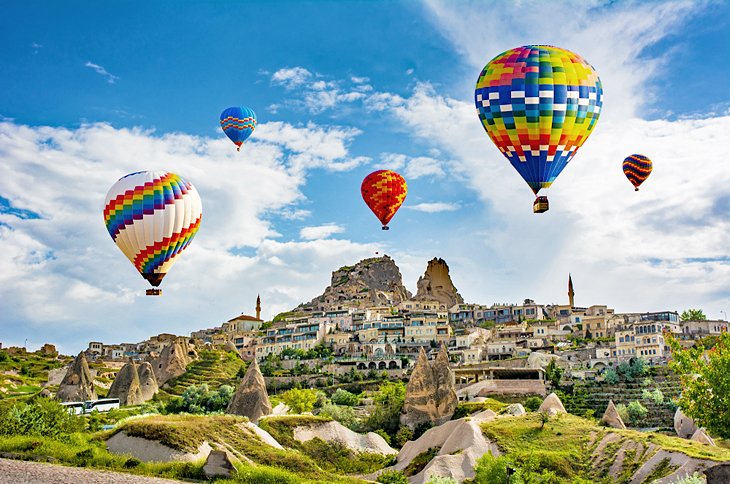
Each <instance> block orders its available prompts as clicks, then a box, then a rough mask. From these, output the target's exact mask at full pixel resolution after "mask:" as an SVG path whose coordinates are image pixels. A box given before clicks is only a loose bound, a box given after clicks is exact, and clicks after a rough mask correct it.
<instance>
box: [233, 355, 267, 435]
mask: <svg viewBox="0 0 730 484" xmlns="http://www.w3.org/2000/svg"><path fill="white" fill-rule="evenodd" d="M226 413H232V414H235V415H242V416H244V417H248V419H249V420H251V421H252V422H258V421H259V418H261V417H263V416H265V415H269V414H270V413H271V402H270V401H269V395H268V394H267V393H266V382H265V381H264V377H263V375H262V374H261V370H259V364H258V363H257V362H256V359H255V358H254V360H253V361H252V362H251V365H250V366H249V367H248V370H247V371H246V375H245V376H244V377H243V379H242V380H241V383H239V384H238V388H237V389H236V393H235V394H234V395H233V398H232V399H231V403H230V404H228V408H227V409H226Z"/></svg>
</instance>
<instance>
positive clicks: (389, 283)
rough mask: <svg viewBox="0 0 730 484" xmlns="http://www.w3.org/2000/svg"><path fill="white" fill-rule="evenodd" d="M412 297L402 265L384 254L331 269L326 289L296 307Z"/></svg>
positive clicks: (395, 301)
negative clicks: (330, 278) (399, 266)
mask: <svg viewBox="0 0 730 484" xmlns="http://www.w3.org/2000/svg"><path fill="white" fill-rule="evenodd" d="M410 297H411V293H410V292H408V290H407V289H406V288H405V286H403V277H402V276H401V273H400V269H398V266H397V265H395V262H394V261H393V259H391V258H390V257H388V256H387V255H384V256H382V257H374V258H371V259H365V260H361V261H360V262H358V263H357V264H355V265H354V266H344V267H340V268H339V269H337V270H336V271H334V272H332V281H331V283H330V285H329V286H328V287H327V288H326V289H325V290H324V293H323V294H322V295H321V296H318V297H316V298H314V299H312V301H311V302H310V303H308V304H304V305H302V306H299V307H298V308H297V309H296V311H327V310H331V309H338V308H343V307H360V308H364V307H372V306H395V305H398V304H399V303H401V302H403V301H405V300H407V299H409V298H410Z"/></svg>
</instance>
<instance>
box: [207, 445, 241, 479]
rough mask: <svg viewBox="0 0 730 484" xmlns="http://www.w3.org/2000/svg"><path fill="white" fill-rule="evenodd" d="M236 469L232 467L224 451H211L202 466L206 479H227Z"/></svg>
mask: <svg viewBox="0 0 730 484" xmlns="http://www.w3.org/2000/svg"><path fill="white" fill-rule="evenodd" d="M235 471H236V468H235V467H233V463H232V462H231V459H230V457H229V456H228V453H227V452H226V451H224V450H211V451H210V454H208V458H207V459H206V460H205V465H204V466H203V474H205V477H207V478H208V479H212V478H214V477H224V478H229V477H231V476H233V473H234V472H235Z"/></svg>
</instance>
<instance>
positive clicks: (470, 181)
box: [0, 0, 730, 354]
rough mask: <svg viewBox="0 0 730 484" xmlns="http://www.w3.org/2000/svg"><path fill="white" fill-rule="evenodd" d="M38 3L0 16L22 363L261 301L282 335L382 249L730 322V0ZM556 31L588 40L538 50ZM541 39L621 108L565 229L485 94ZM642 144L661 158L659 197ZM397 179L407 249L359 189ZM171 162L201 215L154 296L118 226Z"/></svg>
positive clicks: (485, 284)
mask: <svg viewBox="0 0 730 484" xmlns="http://www.w3.org/2000/svg"><path fill="white" fill-rule="evenodd" d="M39 4H40V6H41V8H39ZM39 4H34V6H32V7H31V6H28V5H23V4H14V5H10V6H8V7H7V8H6V15H4V16H3V18H2V19H0V26H1V27H2V30H3V32H5V35H4V38H5V43H4V45H5V46H6V49H5V50H4V51H3V52H2V53H0V67H1V68H2V70H3V72H5V73H6V75H5V76H3V77H2V78H0V160H2V162H0V341H2V343H3V346H4V347H6V346H22V345H23V344H24V341H25V340H26V339H27V341H28V347H29V348H30V347H39V346H41V345H43V344H44V343H53V344H56V346H57V347H58V348H59V350H60V351H61V352H62V353H65V354H76V353H78V351H81V350H82V349H83V348H85V347H86V345H87V344H88V342H89V341H104V342H114V343H121V342H127V341H141V340H144V339H146V338H148V337H149V336H152V335H154V334H159V333H174V334H181V335H188V334H190V332H191V331H195V330H198V329H202V328H208V327H214V326H219V325H220V324H221V323H223V322H225V321H227V320H229V319H231V318H233V317H235V316H236V315H238V314H249V313H250V312H251V311H252V310H253V307H254V305H255V299H256V295H257V294H260V295H261V299H262V305H263V309H264V311H263V315H262V316H263V319H265V320H271V319H272V318H273V316H274V315H276V314H278V313H280V312H283V311H287V310H289V309H291V308H293V307H295V306H296V305H297V304H299V303H301V302H307V301H310V300H311V299H312V298H313V297H315V296H316V295H317V294H320V293H321V291H322V290H323V289H324V288H325V287H327V286H328V285H329V281H330V274H331V272H332V271H334V270H336V269H337V268H338V267H341V266H343V265H350V264H353V263H354V262H356V261H358V260H362V259H364V258H367V257H372V254H375V253H380V254H385V253H387V254H389V255H390V257H392V258H393V260H394V261H395V262H396V264H397V265H398V267H399V269H400V272H401V274H402V276H403V280H404V281H405V283H404V285H405V287H406V288H407V289H409V290H411V287H413V286H415V282H416V281H417V280H418V277H419V276H420V275H422V274H423V271H424V270H425V266H426V264H427V261H428V260H430V259H431V258H433V257H434V256H435V257H439V258H443V259H444V260H446V262H447V263H448V264H449V268H450V275H451V278H452V280H453V282H454V285H455V286H456V288H457V289H458V291H459V293H460V294H461V295H462V296H463V297H464V299H465V301H470V303H471V304H492V303H493V302H494V301H511V302H513V303H517V304H519V303H520V302H521V301H522V300H524V299H527V298H529V299H533V300H534V301H536V302H538V303H541V304H548V303H555V302H556V301H561V300H564V299H566V300H567V298H566V295H567V277H568V273H570V274H572V277H573V283H574V286H575V288H576V289H577V291H576V294H577V300H578V301H586V302H589V303H590V304H588V306H590V305H592V304H598V305H607V306H608V307H611V308H614V309H615V310H616V312H620V313H627V312H631V313H641V312H653V311H663V310H668V311H677V312H681V311H683V310H685V309H689V308H699V309H703V310H704V312H705V314H706V315H707V317H708V318H709V319H724V320H727V312H726V311H728V310H730V252H728V249H727V247H728V242H730V237H728V235H727V234H728V233H729V230H730V217H728V215H730V195H728V190H727V188H726V187H727V186H730V185H729V183H730V170H728V169H727V168H726V167H725V165H724V160H725V159H727V158H728V156H730V95H729V94H728V91H727V89H726V88H725V87H724V84H726V83H723V82H721V81H722V80H723V79H725V80H726V79H728V78H730V66H728V65H727V63H723V62H721V60H722V59H725V58H728V57H730V39H729V38H728V37H727V35H726V32H727V31H729V30H730V4H729V3H726V2H714V1H701V2H700V1H698V2H693V1H681V0H680V1H663V2H657V3H650V4H647V3H641V2H638V3H618V4H617V3H616V2H611V1H607V0H606V1H599V0H596V1H595V2H578V1H565V2H560V3H557V4H551V5H547V4H542V3H538V2H534V3H533V2H525V3H524V4H522V3H521V4H518V5H516V6H515V5H504V4H501V3H497V2H493V3H487V2H484V3H481V2H438V1H435V0H427V1H423V2H407V1H402V2H391V3H387V4H386V3H369V2H309V3H296V2H270V3H269V2H267V3H262V4H245V5H244V4H240V3H238V2H232V1H227V2H203V3H198V4H195V5H183V6H177V7H176V8H174V9H172V8H170V7H169V6H167V5H160V4H152V5H150V4H147V3H144V2H133V3H132V4H131V5H128V6H127V7H126V8H123V9H120V8H115V7H113V6H111V5H98V4H96V3H91V2H88V3H86V4H83V3H82V4H77V6H76V7H75V8H68V7H64V6H63V5H59V4H56V3H54V2H40V3H39ZM547 16H550V17H551V18H555V17H567V16H569V17H570V18H571V19H572V20H571V27H570V28H567V27H565V28H562V29H545V30H544V31H543V32H541V33H540V34H539V35H535V33H534V28H532V26H533V25H534V23H535V22H538V21H539V20H540V19H542V18H545V17H547ZM29 18H32V19H33V22H28V19H29ZM102 19H103V22H101V21H100V20H102ZM485 25H488V26H490V28H488V29H485V28H484V26H485ZM373 33H377V35H373ZM536 37H537V38H536ZM527 44H551V45H556V46H559V47H562V48H565V49H569V50H571V51H573V52H576V53H577V54H579V55H581V56H582V57H583V58H585V59H586V60H587V61H588V62H589V63H590V64H591V65H592V66H593V67H594V68H595V69H596V71H597V73H598V75H599V76H600V78H601V80H602V82H603V89H604V96H605V97H604V104H603V112H602V113H601V117H600V119H599V120H598V122H597V124H596V127H595V129H594V132H593V133H592V135H591V136H590V138H589V139H588V140H587V141H586V143H585V145H584V146H583V147H582V148H581V149H580V150H579V151H578V153H577V155H576V156H575V158H574V159H573V160H572V161H571V162H570V163H569V165H570V166H568V167H567V168H566V169H565V171H564V172H563V173H562V174H561V176H560V177H559V178H558V179H557V181H556V182H555V184H554V186H553V187H552V188H551V189H550V191H549V196H550V201H551V204H550V205H551V206H550V210H549V211H548V212H547V213H544V214H533V213H532V211H531V205H532V201H533V195H532V192H531V190H530V189H529V187H528V186H527V185H526V184H525V183H524V182H523V181H522V180H521V179H520V177H519V175H518V174H517V173H516V172H515V170H513V168H512V167H511V166H509V164H508V162H507V161H506V160H505V159H504V158H503V156H502V155H501V153H500V152H499V150H498V149H497V148H496V147H495V146H494V145H493V144H492V142H491V141H490V139H489V137H488V136H487V134H486V133H485V132H484V129H483V128H482V126H481V123H480V122H479V118H478V117H477V115H476V112H475V108H474V99H473V96H474V86H475V82H476V80H477V77H478V75H479V72H480V71H481V69H482V68H483V67H484V65H485V64H486V63H487V62H488V61H489V60H490V59H492V58H494V57H495V56H497V55H498V54H500V53H501V52H504V51H506V50H508V49H510V48H513V47H517V46H519V45H527ZM708 71H711V72H712V75H711V76H708V74H707V73H708ZM234 105H244V106H248V107H251V108H252V109H253V110H254V111H255V112H256V114H257V117H258V123H259V124H258V126H257V127H256V130H255V131H254V133H253V135H252V136H251V138H249V139H248V140H247V141H246V143H245V144H244V146H243V148H242V149H241V151H240V152H236V149H235V146H234V145H233V144H232V143H231V142H230V141H229V140H228V139H227V138H226V136H225V135H224V134H223V132H222V131H221V130H220V126H219V115H220V113H221V111H223V109H225V108H227V107H229V106H234ZM634 153H643V154H646V155H647V156H649V157H650V158H651V159H652V160H653V161H654V172H653V174H652V175H651V176H650V177H649V178H648V180H647V181H646V183H644V184H643V185H642V186H641V190H640V191H639V192H638V193H635V192H634V188H633V187H632V186H631V184H630V183H629V182H628V181H627V180H626V178H625V177H624V175H623V172H622V171H621V163H622V161H623V159H624V158H625V157H626V156H628V155H631V154H634ZM383 168H389V169H394V170H396V171H398V172H399V173H401V174H402V175H403V176H404V177H405V179H406V181H407V183H408V188H409V192H408V196H407V198H406V200H405V203H404V205H403V206H402V207H401V209H400V210H399V211H398V213H397V214H396V215H395V217H394V218H393V220H392V221H391V222H390V224H389V225H390V227H391V230H389V231H388V232H383V231H381V230H380V223H379V222H378V220H377V219H376V218H375V216H373V214H372V213H371V212H370V210H369V209H368V208H367V206H366V205H365V203H363V200H362V198H361V195H360V190H359V187H360V183H361V181H362V179H363V178H364V177H365V175H367V174H368V173H370V172H371V171H374V170H377V169H383ZM153 169H159V170H169V171H172V172H174V173H177V174H179V175H181V176H183V177H185V178H186V179H188V180H189V181H190V182H192V183H193V185H194V186H195V187H196V189H197V190H198V191H199V193H200V196H201V199H202V205H203V220H202V224H201V227H200V230H199V232H198V233H197V235H196V237H195V239H194V240H193V241H192V243H191V245H190V246H189V247H188V248H187V249H186V250H185V251H184V252H183V253H182V254H181V256H180V257H179V260H178V261H177V263H176V264H175V266H174V267H173V268H172V269H171V271H170V273H169V274H168V275H167V276H166V278H165V280H164V282H163V283H162V286H161V287H162V289H163V294H162V295H161V296H160V297H156V298H151V297H147V296H145V295H144V290H145V289H147V288H148V287H149V286H148V285H147V283H146V282H145V281H144V279H143V278H142V277H141V276H140V275H139V273H138V272H137V271H136V270H135V268H134V267H133V266H132V264H130V263H129V261H128V260H127V259H126V257H125V256H124V255H123V254H122V252H121V251H119V249H118V248H117V247H115V245H114V242H113V241H112V240H111V238H110V237H109V234H108V233H107V231H106V229H105V227H104V223H103V218H102V209H103V205H104V197H105V194H106V193H107V191H108V190H109V188H110V187H111V186H112V185H113V184H114V183H115V182H116V181H117V180H118V179H119V178H120V177H123V176H125V175H127V174H128V173H132V172H135V171H139V170H153ZM411 285H412V286H411ZM409 286H411V287H409ZM411 292H413V293H414V294H415V291H411ZM723 316H724V317H723ZM152 328H154V329H152ZM41 335H42V336H41Z"/></svg>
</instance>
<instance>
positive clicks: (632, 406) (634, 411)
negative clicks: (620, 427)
mask: <svg viewBox="0 0 730 484" xmlns="http://www.w3.org/2000/svg"><path fill="white" fill-rule="evenodd" d="M626 412H627V413H628V415H629V422H630V423H631V424H632V425H638V424H639V422H641V421H642V420H643V419H644V418H645V417H646V415H647V414H648V413H649V410H647V409H646V407H645V406H643V405H642V404H641V402H640V401H638V400H634V401H633V402H631V403H629V404H628V405H627V406H626Z"/></svg>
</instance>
